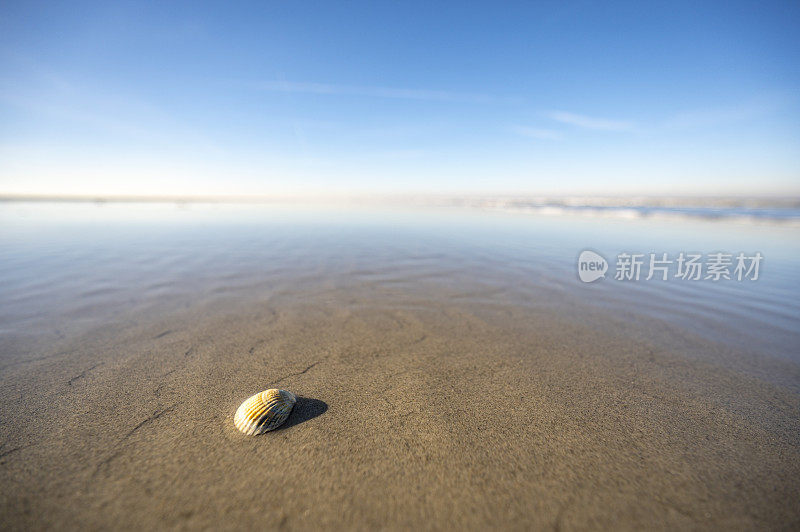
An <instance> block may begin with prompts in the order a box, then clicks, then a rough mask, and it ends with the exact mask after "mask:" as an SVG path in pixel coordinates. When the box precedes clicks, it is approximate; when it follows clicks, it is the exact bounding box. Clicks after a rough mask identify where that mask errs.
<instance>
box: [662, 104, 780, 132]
mask: <svg viewBox="0 0 800 532" xmlns="http://www.w3.org/2000/svg"><path fill="white" fill-rule="evenodd" d="M777 106H778V105H777V103H773V102H768V103H765V102H755V103H752V102H751V103H744V104H741V105H735V106H729V107H715V108H708V109H694V110H691V111H685V112H682V113H679V114H677V115H675V116H673V117H671V118H669V119H668V120H667V121H666V122H665V123H664V126H665V127H666V128H668V129H690V128H702V127H714V126H723V125H727V124H732V123H735V122H744V121H748V120H754V119H757V118H760V117H761V116H763V115H766V114H768V113H769V112H771V111H773V110H774V109H775V108H777Z"/></svg>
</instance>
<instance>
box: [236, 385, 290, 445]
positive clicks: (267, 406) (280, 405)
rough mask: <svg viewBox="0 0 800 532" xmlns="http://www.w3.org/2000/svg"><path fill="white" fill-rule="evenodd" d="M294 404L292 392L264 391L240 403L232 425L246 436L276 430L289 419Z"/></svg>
mask: <svg viewBox="0 0 800 532" xmlns="http://www.w3.org/2000/svg"><path fill="white" fill-rule="evenodd" d="M296 402H297V397H295V395H294V394H293V393H292V392H287V391H286V390H278V389H276V388H272V389H270V390H264V391H263V392H260V393H257V394H255V395H254V396H252V397H250V398H248V399H247V400H246V401H245V402H244V403H242V405H241V406H240V407H239V409H238V410H236V415H235V416H233V424H234V425H236V428H237V429H239V430H240V431H242V432H244V433H245V434H247V435H248V436H254V435H256V434H261V433H262V432H267V431H268V430H273V429H276V428H278V427H279V426H281V425H282V424H283V422H284V421H286V419H287V418H288V417H289V414H290V413H291V412H292V408H293V407H294V404H295V403H296Z"/></svg>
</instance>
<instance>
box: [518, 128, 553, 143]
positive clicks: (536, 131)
mask: <svg viewBox="0 0 800 532" xmlns="http://www.w3.org/2000/svg"><path fill="white" fill-rule="evenodd" d="M514 131H515V132H516V133H517V134H519V135H522V136H523V137H530V138H534V139H540V140H562V139H563V138H564V135H563V134H562V133H561V132H560V131H556V130H554V129H545V128H538V127H526V126H517V127H515V128H514Z"/></svg>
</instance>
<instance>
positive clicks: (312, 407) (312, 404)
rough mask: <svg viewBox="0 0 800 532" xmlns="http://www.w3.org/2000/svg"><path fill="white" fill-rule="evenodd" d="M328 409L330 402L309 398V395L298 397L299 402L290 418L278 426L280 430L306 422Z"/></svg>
mask: <svg viewBox="0 0 800 532" xmlns="http://www.w3.org/2000/svg"><path fill="white" fill-rule="evenodd" d="M326 410H328V403H326V402H325V401H320V400H319V399H309V398H308V397H299V396H298V397H297V402H296V403H295V405H294V408H293V409H292V414H291V415H290V416H289V419H287V420H286V422H285V423H284V424H283V425H282V426H281V427H279V428H278V430H284V429H288V428H289V427H294V426H295V425H299V424H300V423H305V422H306V421H308V420H310V419H314V418H315V417H317V416H321V415H322V414H324V413H325V411H326Z"/></svg>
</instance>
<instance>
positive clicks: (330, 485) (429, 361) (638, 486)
mask: <svg viewBox="0 0 800 532" xmlns="http://www.w3.org/2000/svg"><path fill="white" fill-rule="evenodd" d="M437 264H439V263H438V262H437ZM264 267H265V268H267V266H264ZM354 267H355V266H353V268H354ZM358 267H359V268H362V270H359V271H360V274H359V275H354V274H352V271H354V270H353V269H352V268H351V269H350V270H349V271H350V272H351V274H333V273H331V274H330V275H322V274H321V273H320V272H322V271H329V270H336V268H334V267H331V265H330V263H328V262H326V261H324V260H323V261H321V263H320V265H319V267H318V269H314V271H313V272H311V273H308V272H305V273H301V272H292V271H290V270H291V269H287V270H286V271H284V273H282V274H281V275H278V274H273V275H266V274H254V277H252V278H251V279H250V281H251V282H249V283H245V282H242V279H241V278H236V279H233V278H226V277H225V276H224V275H220V274H217V282H216V284H215V285H212V286H211V287H210V288H209V287H206V288H207V289H204V290H200V291H196V292H198V293H200V294H201V295H198V294H197V293H192V291H191V290H188V291H187V292H186V293H182V292H180V290H177V289H176V290H174V291H173V292H167V295H165V294H164V293H163V290H165V288H163V287H161V286H160V284H159V286H158V287H156V288H154V290H155V292H154V293H153V295H152V297H150V298H149V299H147V301H144V302H141V301H140V302H139V303H137V304H127V305H122V304H120V301H119V299H120V296H118V295H113V294H112V295H110V296H109V295H108V294H106V295H103V294H102V293H101V294H100V295H99V296H97V294H95V296H97V297H101V298H102V299H101V300H102V301H105V303H103V304H101V303H97V302H96V303H91V302H92V301H94V300H93V299H92V297H91V295H92V294H94V292H96V291H98V290H99V291H100V292H102V288H98V287H97V286H96V284H97V283H95V288H94V289H92V290H89V291H88V292H86V293H87V296H86V297H85V298H84V299H83V300H82V301H83V302H82V303H81V305H82V306H81V307H80V308H79V309H78V308H76V309H73V310H72V312H70V313H67V314H54V315H53V316H52V317H48V318H47V321H46V324H47V325H46V326H45V322H42V323H39V322H36V323H38V325H36V327H35V328H33V329H31V330H27V331H26V330H25V329H24V328H23V327H19V328H16V329H15V330H14V331H11V330H6V331H5V333H4V335H3V337H2V343H0V346H1V347H2V351H3V358H2V364H0V382H1V383H2V385H1V386H0V394H1V395H0V404H2V409H1V411H2V415H1V416H0V417H1V418H2V424H0V434H1V435H2V440H1V441H2V447H1V448H0V521H2V524H3V528H4V529H7V530H30V529H82V530H99V529H109V528H111V529H164V528H167V529H228V530H232V529H248V528H269V529H286V530H308V529H319V528H322V529H342V530H344V529H349V530H353V529H355V530H367V529H376V528H386V529H410V528H420V529H426V530H428V529H429V530H447V529H467V530H477V529H482V528H484V527H498V528H503V529H556V530H581V529H609V528H614V529H649V530H653V529H665V530H666V529H670V530H674V529H720V528H735V529H760V530H763V529H790V528H794V527H796V526H798V524H800V506H798V504H797V496H798V493H800V385H799V384H800V369H799V368H800V366H798V364H797V362H796V361H793V360H791V359H787V358H780V357H774V356H763V355H761V354H759V353H754V352H753V351H751V350H747V349H736V348H735V347H733V346H730V345H724V344H721V343H718V342H713V341H710V340H709V339H707V338H703V337H701V336H698V335H696V334H694V333H692V332H690V331H688V330H684V329H681V328H678V327H675V326H672V325H670V324H669V323H666V322H664V321H663V320H657V319H652V318H648V317H640V318H638V319H636V320H629V319H624V318H622V317H620V316H619V315H611V314H609V313H608V312H606V311H604V310H602V309H600V308H598V307H596V306H591V305H587V304H581V303H580V300H579V299H576V298H574V297H571V296H570V295H569V294H565V293H564V292H563V291H561V290H559V289H558V288H557V287H552V288H548V287H547V286H538V287H537V286H524V287H523V286H519V285H517V286H515V285H514V283H507V284H505V285H504V284H497V285H493V284H492V283H491V282H489V281H487V279H491V278H492V275H497V272H495V273H492V272H489V271H481V272H473V273H472V274H469V275H467V276H466V277H464V275H465V274H463V272H462V273H459V272H458V271H456V272H455V273H454V272H453V271H448V270H446V269H442V268H441V265H438V266H437V267H436V268H439V270H438V274H436V275H434V273H435V272H436V271H437V269H436V268H433V267H431V268H429V269H428V270H425V271H427V272H428V273H427V274H426V275H419V276H417V277H415V276H414V275H413V274H414V272H417V273H419V272H420V271H423V269H422V268H408V267H407V266H405V267H398V268H397V269H396V270H395V273H394V274H392V275H389V274H387V273H386V272H385V271H384V272H381V271H378V270H375V271H364V270H363V265H358ZM306 274H307V275H306ZM365 279H372V281H367V280H365ZM481 279H483V281H481ZM154 283H155V281H154ZM159 283H160V281H159ZM156 284H158V283H156ZM156 284H154V285H153V286H156ZM224 287H227V288H226V289H223V288H224ZM28 290H29V291H30V290H31V289H30V288H28ZM87 290H88V289H87ZM44 292H45V293H52V292H47V290H44ZM87 301H88V302H87ZM525 302H528V303H525ZM19 307H20V308H22V307H23V305H22V303H21V302H20V303H19ZM88 315H92V316H95V318H94V319H93V320H89V321H87V322H86V323H84V324H81V323H79V320H77V318H76V316H88ZM34 318H35V316H34V317H32V318H30V319H34ZM270 387H279V388H284V389H287V390H290V391H292V392H294V393H296V394H297V395H298V396H300V400H299V402H298V404H297V406H296V408H295V410H294V412H293V413H292V415H291V417H290V418H289V421H288V422H287V424H286V425H285V426H284V427H282V428H280V429H278V430H276V431H274V432H270V433H267V434H264V435H261V436H258V437H247V436H244V435H242V434H241V433H239V432H237V431H236V429H235V428H234V426H233V422H232V421H233V414H234V412H235V410H236V408H237V407H238V405H239V404H240V403H241V402H242V401H243V400H244V399H245V398H247V397H249V396H250V395H252V394H253V393H256V392H258V391H260V390H263V389H266V388H270Z"/></svg>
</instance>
